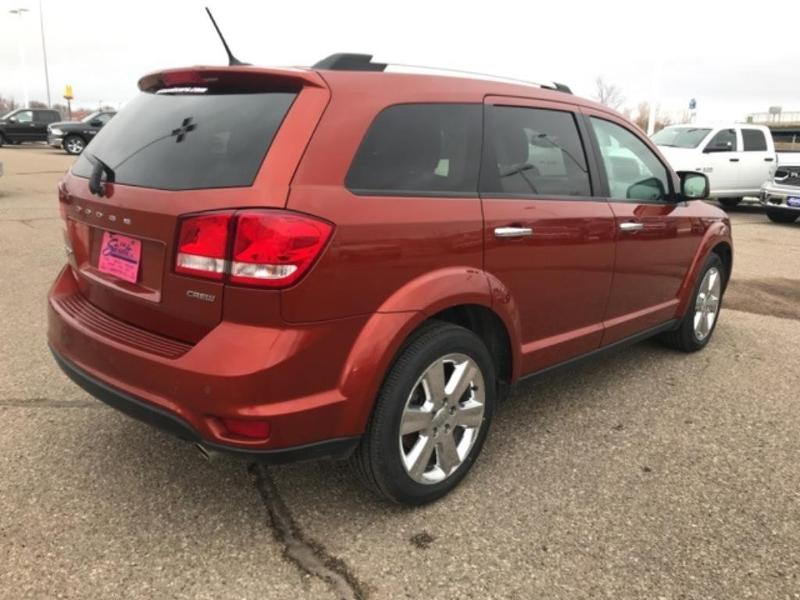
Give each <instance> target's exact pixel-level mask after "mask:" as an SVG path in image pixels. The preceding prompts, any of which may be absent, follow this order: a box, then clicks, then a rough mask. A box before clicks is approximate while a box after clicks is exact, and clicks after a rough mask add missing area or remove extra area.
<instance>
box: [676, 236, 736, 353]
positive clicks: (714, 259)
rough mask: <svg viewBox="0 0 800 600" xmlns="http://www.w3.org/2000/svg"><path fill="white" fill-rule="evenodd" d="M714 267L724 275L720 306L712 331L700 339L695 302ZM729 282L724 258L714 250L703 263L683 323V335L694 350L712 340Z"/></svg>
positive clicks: (703, 346)
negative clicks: (697, 335)
mask: <svg viewBox="0 0 800 600" xmlns="http://www.w3.org/2000/svg"><path fill="white" fill-rule="evenodd" d="M712 267H716V268H717V270H718V271H719V273H720V275H721V276H722V284H721V286H720V299H719V302H720V306H719V308H718V309H717V317H716V318H715V319H714V324H713V325H712V326H711V331H709V332H708V335H707V336H706V337H705V338H703V339H702V340H698V339H697V337H695V335H694V312H695V310H694V307H695V303H696V302H697V295H698V294H699V293H700V285H701V284H702V283H703V278H704V277H705V276H706V273H707V272H708V270H709V269H710V268H712ZM727 283H728V273H727V272H726V271H725V265H724V264H723V263H722V259H721V258H720V257H719V255H717V254H715V253H713V252H712V253H711V254H710V255H709V256H708V258H706V261H705V263H704V264H703V269H702V271H700V274H699V275H698V276H697V281H696V282H695V284H694V292H693V293H692V299H691V302H690V303H689V307H688V308H687V309H686V315H685V316H684V318H683V323H682V324H681V335H682V337H683V338H684V341H685V342H686V344H687V345H688V346H690V347H691V349H692V350H700V349H702V348H705V347H706V345H708V342H709V341H710V340H711V336H713V335H714V330H715V329H716V328H717V323H719V316H720V312H721V311H722V297H723V296H724V295H725V287H726V285H727Z"/></svg>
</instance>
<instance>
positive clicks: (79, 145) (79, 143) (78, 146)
mask: <svg viewBox="0 0 800 600" xmlns="http://www.w3.org/2000/svg"><path fill="white" fill-rule="evenodd" d="M84 148H86V140H84V139H83V138H82V137H81V136H79V135H68V136H67V137H65V138H64V150H65V151H66V152H67V154H72V155H73V156H77V155H78V154H80V153H81V152H83V149H84Z"/></svg>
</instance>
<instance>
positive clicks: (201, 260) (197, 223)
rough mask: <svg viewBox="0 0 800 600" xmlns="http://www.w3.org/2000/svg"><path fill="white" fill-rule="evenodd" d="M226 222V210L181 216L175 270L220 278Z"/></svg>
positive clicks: (226, 245)
mask: <svg viewBox="0 0 800 600" xmlns="http://www.w3.org/2000/svg"><path fill="white" fill-rule="evenodd" d="M230 222H231V214H230V213H208V214H204V215H198V216H193V217H189V218H187V219H185V220H184V221H183V222H182V223H181V230H180V233H179V235H178V254H177V257H176V258H175V270H176V271H177V272H178V273H184V274H186V275H194V276H196V277H204V278H206V279H222V278H223V277H224V276H225V270H226V269H225V267H226V265H225V256H226V254H227V250H228V230H229V228H230Z"/></svg>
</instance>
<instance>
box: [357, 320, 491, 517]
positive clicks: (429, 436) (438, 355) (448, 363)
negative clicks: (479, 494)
mask: <svg viewBox="0 0 800 600" xmlns="http://www.w3.org/2000/svg"><path fill="white" fill-rule="evenodd" d="M436 390H439V391H440V393H438V394H437V393H436ZM496 390H497V384H496V380H495V370H494V363H493V361H492V358H491V356H490V354H489V351H488V350H487V349H486V346H485V345H484V344H483V342H482V341H481V339H480V338H479V337H478V336H477V335H475V334H474V333H473V332H472V331H470V330H468V329H465V328H463V327H459V326H457V325H452V324H449V323H442V322H439V321H432V322H431V323H430V324H428V325H425V326H424V327H422V328H421V329H420V330H419V331H418V332H417V333H416V334H415V335H413V337H412V338H411V339H410V340H409V341H408V342H406V344H405V345H404V346H403V348H402V349H401V350H400V351H399V353H398V355H397V357H396V359H395V362H394V364H393V365H392V367H391V368H390V370H389V372H388V374H387V375H386V378H385V379H384V381H383V385H382V386H381V389H380V392H379V393H378V398H377V400H376V402H375V408H374V411H373V414H372V417H371V419H370V422H369V424H368V425H367V430H366V432H365V433H364V435H363V437H362V439H361V443H360V444H359V446H358V448H357V449H356V451H355V452H354V453H353V455H352V456H351V457H350V463H351V466H352V467H353V469H354V471H355V473H356V475H357V476H358V477H359V479H361V481H362V482H363V483H364V484H365V485H366V486H367V487H368V488H370V489H372V490H373V491H374V492H376V493H377V494H379V495H381V496H383V497H385V498H387V499H389V500H393V501H395V502H400V503H403V504H410V505H422V504H427V503H429V502H433V501H434V500H436V499H438V498H441V497H442V496H444V495H445V494H447V493H448V492H450V491H451V490H452V489H453V488H455V487H456V486H457V485H458V484H459V483H460V482H461V480H462V479H463V478H464V477H465V476H466V475H467V473H468V472H469V470H470V468H471V467H472V464H473V463H474V461H475V459H476V458H477V457H478V454H480V451H481V448H482V447H483V443H484V441H485V439H486V434H487V432H488V430H489V425H490V423H491V420H492V416H493V414H494V408H495V404H496ZM448 394H449V396H448ZM481 404H482V406H481Z"/></svg>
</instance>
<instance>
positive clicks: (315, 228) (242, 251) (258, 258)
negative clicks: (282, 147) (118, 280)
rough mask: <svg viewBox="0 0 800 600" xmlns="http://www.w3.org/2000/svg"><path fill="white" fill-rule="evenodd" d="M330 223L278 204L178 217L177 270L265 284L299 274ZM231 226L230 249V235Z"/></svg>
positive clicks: (313, 255)
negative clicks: (279, 207) (230, 240)
mask: <svg viewBox="0 0 800 600" xmlns="http://www.w3.org/2000/svg"><path fill="white" fill-rule="evenodd" d="M332 231H333V227H332V226H331V225H330V224H329V223H326V222H325V221H321V220H319V219H315V218H313V217H309V216H306V215H301V214H297V213H291V212H287V211H278V210H243V211H238V212H236V213H208V214H202V215H194V216H190V217H188V218H186V219H185V220H184V221H183V222H182V223H181V228H180V234H179V238H178V253H177V257H176V264H175V270H176V271H177V272H178V273H185V274H187V275H195V276H198V277H207V278H212V279H217V280H223V279H225V277H226V276H227V279H228V281H229V282H230V283H240V284H246V285H255V286H259V287H268V288H283V287H287V286H289V285H291V284H292V283H294V282H295V281H297V280H298V279H300V278H301V277H302V276H303V275H304V274H305V273H306V272H307V271H308V270H309V268H310V267H311V265H313V264H314V261H315V260H316V259H317V258H318V257H319V255H320V254H321V253H322V250H323V249H324V248H325V245H326V243H327V242H328V239H329V238H330V235H331V232H332ZM230 232H234V238H233V245H232V248H231V250H230V252H231V255H230V256H229V255H228V248H229V244H228V235H229V233H230Z"/></svg>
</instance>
